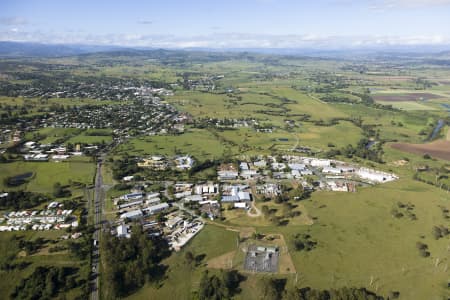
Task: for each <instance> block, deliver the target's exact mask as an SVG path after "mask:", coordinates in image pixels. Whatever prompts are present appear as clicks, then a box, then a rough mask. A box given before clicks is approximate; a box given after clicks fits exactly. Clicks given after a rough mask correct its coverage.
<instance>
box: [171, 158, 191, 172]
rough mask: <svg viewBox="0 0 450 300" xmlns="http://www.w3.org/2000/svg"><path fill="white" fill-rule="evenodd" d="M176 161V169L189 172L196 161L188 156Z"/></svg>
mask: <svg viewBox="0 0 450 300" xmlns="http://www.w3.org/2000/svg"><path fill="white" fill-rule="evenodd" d="M174 160H175V167H176V168H177V169H180V170H189V169H190V168H192V166H193V165H194V159H193V158H192V157H190V156H188V155H186V156H178V157H176V158H175V159H174Z"/></svg>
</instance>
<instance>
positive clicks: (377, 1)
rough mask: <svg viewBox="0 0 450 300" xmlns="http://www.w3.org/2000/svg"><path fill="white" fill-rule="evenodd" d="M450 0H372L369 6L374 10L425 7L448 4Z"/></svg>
mask: <svg viewBox="0 0 450 300" xmlns="http://www.w3.org/2000/svg"><path fill="white" fill-rule="evenodd" d="M448 5H450V0H373V1H371V2H370V3H369V8H370V9H372V10H375V11H385V10H389V9H405V8H427V7H436V6H448Z"/></svg>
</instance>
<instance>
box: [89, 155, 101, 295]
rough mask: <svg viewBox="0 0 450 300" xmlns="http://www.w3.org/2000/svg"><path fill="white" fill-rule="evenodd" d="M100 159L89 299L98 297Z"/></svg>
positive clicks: (97, 176)
mask: <svg viewBox="0 0 450 300" xmlns="http://www.w3.org/2000/svg"><path fill="white" fill-rule="evenodd" d="M101 171H102V160H99V162H98V163H97V174H96V176H95V187H94V189H95V190H94V192H95V193H94V203H92V204H93V212H94V226H95V232H94V235H93V240H94V245H93V248H92V281H91V299H92V300H97V299H99V274H100V273H99V271H100V270H99V268H100V263H99V262H100V250H99V240H100V236H101V233H100V230H101V224H102V211H103V197H104V191H103V178H102V172H101Z"/></svg>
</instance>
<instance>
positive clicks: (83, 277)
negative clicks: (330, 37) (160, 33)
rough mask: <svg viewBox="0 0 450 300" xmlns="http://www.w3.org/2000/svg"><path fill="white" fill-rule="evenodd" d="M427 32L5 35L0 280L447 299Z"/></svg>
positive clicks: (174, 292)
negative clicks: (310, 43) (208, 37)
mask: <svg viewBox="0 0 450 300" xmlns="http://www.w3.org/2000/svg"><path fill="white" fill-rule="evenodd" d="M264 5H268V4H264ZM1 6H2V4H0V8H1ZM5 20H6V19H1V18H0V23H2V22H3V23H5ZM9 21H11V20H9ZM1 26H6V25H1V24H0V27H1ZM0 36H1V33H0ZM0 40H1V39H0ZM237 48H238V47H237ZM408 49H409V48H408ZM430 49H431V48H430ZM430 49H428V48H420V50H417V49H416V48H414V51H413V50H401V51H400V50H397V49H394V50H392V49H390V48H386V49H382V50H379V49H376V50H371V51H369V50H364V51H362V50H361V51H356V50H354V49H353V50H342V51H328V52H327V51H324V50H323V51H322V50H321V51H312V50H308V51H303V52H302V51H293V50H292V49H291V50H290V51H287V50H286V51H281V50H277V51H275V50H274V51H272V50H270V51H269V50H267V51H261V50H260V49H259V50H258V49H253V48H252V47H248V48H245V47H243V48H238V49H234V48H232V47H230V49H228V48H220V49H216V48H211V49H209V48H206V49H203V48H198V49H197V48H195V47H193V48H189V47H186V48H183V49H181V48H176V47H156V48H154V47H149V48H145V47H129V46H127V47H122V46H121V47H119V46H114V47H112V46H111V47H109V46H108V47H107V46H104V45H103V46H96V47H94V46H92V47H87V46H86V47H84V48H83V47H81V46H79V45H62V44H53V43H30V42H23V41H21V42H16V41H11V40H8V39H5V41H1V42H0V252H1V255H0V276H1V278H2V280H1V281H0V298H1V299H93V300H97V299H130V300H139V299H199V300H203V299H246V300H247V299H267V300H272V299H274V300H275V299H289V300H290V299H299V300H301V299H313V300H314V299H334V300H336V299H342V300H344V299H357V300H360V299H370V300H371V299H373V300H382V299H386V300H387V299H391V300H392V299H408V300H409V299H413V300H414V299H419V300H422V299H430V300H434V299H436V300H445V299H450V270H449V264H450V51H448V50H445V49H444V50H442V49H439V50H435V49H434V48H433V49H431V50H430Z"/></svg>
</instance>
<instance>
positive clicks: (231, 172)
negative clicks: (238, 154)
mask: <svg viewBox="0 0 450 300" xmlns="http://www.w3.org/2000/svg"><path fill="white" fill-rule="evenodd" d="M238 176H239V173H238V171H237V168H236V166H235V165H234V164H222V165H221V166H220V167H219V169H218V171H217V178H218V179H219V180H234V179H237V178H238Z"/></svg>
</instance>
